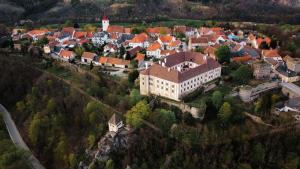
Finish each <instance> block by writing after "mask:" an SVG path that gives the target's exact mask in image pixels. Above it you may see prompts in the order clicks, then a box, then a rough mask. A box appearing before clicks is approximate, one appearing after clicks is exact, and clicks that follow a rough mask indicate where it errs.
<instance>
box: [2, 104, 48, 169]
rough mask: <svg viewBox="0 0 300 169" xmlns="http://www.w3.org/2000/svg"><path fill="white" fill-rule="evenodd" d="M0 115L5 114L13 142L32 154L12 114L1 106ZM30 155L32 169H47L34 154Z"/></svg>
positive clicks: (4, 118) (5, 120)
mask: <svg viewBox="0 0 300 169" xmlns="http://www.w3.org/2000/svg"><path fill="white" fill-rule="evenodd" d="M0 113H1V114H3V120H4V122H5V125H6V128H7V131H8V133H9V136H10V138H11V140H12V142H13V143H14V144H15V145H16V146H17V147H18V148H20V149H23V150H25V151H28V152H30V149H29V148H28V146H27V144H26V143H25V142H24V140H23V138H22V137H21V135H20V133H19V130H18V128H17V126H16V124H15V122H14V121H13V120H12V118H11V115H10V113H9V112H8V111H7V110H6V108H5V107H3V106H2V105H1V104H0ZM30 154H31V155H30V156H29V159H28V160H29V162H30V163H31V168H32V169H45V167H44V166H43V165H42V164H41V163H40V162H39V160H38V159H37V158H36V157H35V156H34V155H32V153H30Z"/></svg>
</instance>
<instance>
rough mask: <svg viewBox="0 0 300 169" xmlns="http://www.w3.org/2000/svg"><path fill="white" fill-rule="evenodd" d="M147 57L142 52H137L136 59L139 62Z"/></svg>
mask: <svg viewBox="0 0 300 169" xmlns="http://www.w3.org/2000/svg"><path fill="white" fill-rule="evenodd" d="M144 59H145V54H142V53H137V55H136V57H135V59H134V60H137V61H139V62H141V61H143V60H144Z"/></svg>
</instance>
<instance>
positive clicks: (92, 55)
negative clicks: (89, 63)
mask: <svg viewBox="0 0 300 169" xmlns="http://www.w3.org/2000/svg"><path fill="white" fill-rule="evenodd" d="M95 56H96V54H95V53H92V52H83V54H82V57H83V58H88V59H94V57H95Z"/></svg>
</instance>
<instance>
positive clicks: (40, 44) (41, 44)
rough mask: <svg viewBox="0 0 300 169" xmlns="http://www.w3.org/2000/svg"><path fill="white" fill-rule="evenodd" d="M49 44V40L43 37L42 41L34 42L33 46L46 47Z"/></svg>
mask: <svg viewBox="0 0 300 169" xmlns="http://www.w3.org/2000/svg"><path fill="white" fill-rule="evenodd" d="M48 43H49V40H48V38H47V37H43V38H42V39H39V40H37V41H36V42H35V45H37V46H44V45H47V44H48Z"/></svg>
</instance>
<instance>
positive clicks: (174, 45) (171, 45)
mask: <svg viewBox="0 0 300 169" xmlns="http://www.w3.org/2000/svg"><path fill="white" fill-rule="evenodd" d="M180 47H181V41H180V40H175V41H172V42H171V43H169V44H168V46H167V47H166V48H167V50H179V48H180Z"/></svg>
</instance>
